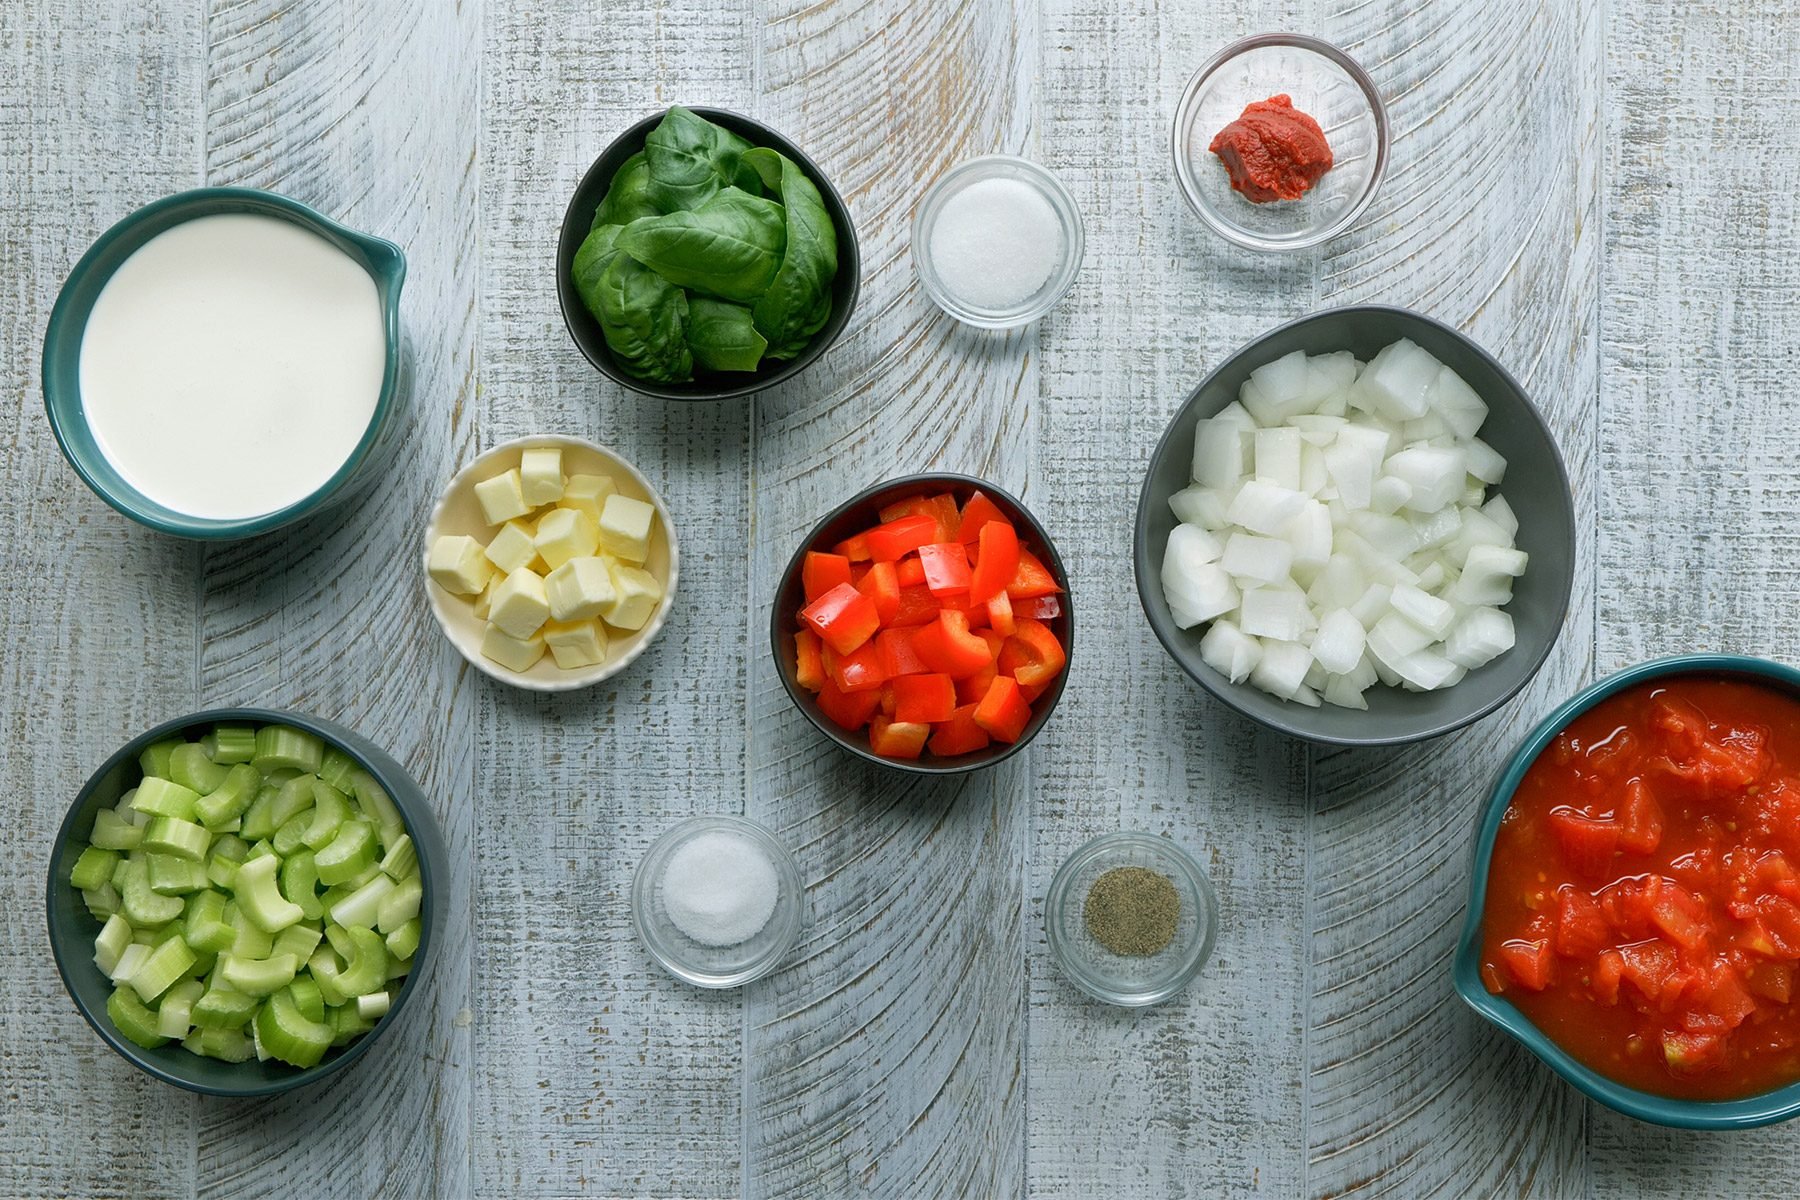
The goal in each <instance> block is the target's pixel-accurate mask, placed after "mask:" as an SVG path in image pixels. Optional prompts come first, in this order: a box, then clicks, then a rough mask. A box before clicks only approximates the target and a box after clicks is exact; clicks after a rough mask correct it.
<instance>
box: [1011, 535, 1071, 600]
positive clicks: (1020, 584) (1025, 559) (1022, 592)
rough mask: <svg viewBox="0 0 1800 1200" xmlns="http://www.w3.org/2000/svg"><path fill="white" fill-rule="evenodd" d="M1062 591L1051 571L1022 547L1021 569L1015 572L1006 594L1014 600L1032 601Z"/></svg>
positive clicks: (1020, 556)
mask: <svg viewBox="0 0 1800 1200" xmlns="http://www.w3.org/2000/svg"><path fill="white" fill-rule="evenodd" d="M1061 591H1062V589H1061V588H1059V587H1057V586H1056V577H1055V576H1054V575H1052V574H1050V569H1049V568H1048V567H1046V566H1045V565H1044V564H1043V563H1041V562H1039V561H1038V557H1037V555H1035V554H1033V553H1032V552H1031V551H1029V550H1027V549H1025V548H1024V547H1023V546H1021V547H1020V548H1019V569H1018V570H1017V571H1015V572H1013V577H1012V582H1011V583H1009V584H1007V585H1006V594H1007V595H1008V596H1011V597H1012V598H1013V599H1014V600H1031V599H1035V598H1036V597H1038V596H1054V595H1056V594H1058V593H1059V592H1061Z"/></svg>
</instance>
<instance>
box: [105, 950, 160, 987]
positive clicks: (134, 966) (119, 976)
mask: <svg viewBox="0 0 1800 1200" xmlns="http://www.w3.org/2000/svg"><path fill="white" fill-rule="evenodd" d="M150 954H151V950H150V947H148V946H146V945H144V943H142V942H136V941H134V942H132V943H131V945H129V946H127V947H125V949H124V950H123V951H121V952H120V954H119V961H117V962H115V963H114V964H113V968H112V970H110V971H108V972H107V973H106V977H107V978H108V979H110V980H112V981H113V982H114V983H117V984H126V983H130V982H131V977H132V976H133V975H136V974H137V971H138V968H139V967H141V966H143V965H144V960H145V959H147V958H149V957H150Z"/></svg>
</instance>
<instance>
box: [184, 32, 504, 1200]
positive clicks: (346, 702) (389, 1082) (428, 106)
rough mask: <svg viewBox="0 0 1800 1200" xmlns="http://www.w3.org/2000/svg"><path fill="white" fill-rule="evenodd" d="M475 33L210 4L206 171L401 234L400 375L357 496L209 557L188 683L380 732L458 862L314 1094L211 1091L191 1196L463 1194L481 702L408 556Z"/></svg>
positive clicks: (464, 262)
mask: <svg viewBox="0 0 1800 1200" xmlns="http://www.w3.org/2000/svg"><path fill="white" fill-rule="evenodd" d="M479 35H480V23H479V10H478V9H477V8H475V7H474V6H464V7H463V8H462V9H461V10H460V11H457V10H455V9H453V8H451V7H449V6H445V5H441V4H437V3H435V2H433V0H407V2H405V3H391V2H387V0H344V2H339V0H301V2H300V3H292V2H289V0H267V2H264V0H218V2H216V3H213V4H212V5H211V6H210V8H209V11H208V15H207V23H206V31H205V36H206V40H205V63H206V80H205V84H206V86H205V93H204V95H205V106H206V119H205V126H204V128H205V134H206V159H205V162H206V176H207V182H209V183H213V184H223V183H232V184H248V185H251V186H256V187H265V188H270V189H273V190H276V191H280V192H283V193H286V194H288V195H291V196H293V197H295V198H296V199H299V200H302V201H305V202H306V203H309V204H312V205H314V206H316V207H318V208H319V209H320V210H321V211H323V212H325V213H327V214H330V215H332V216H335V217H337V218H339V219H341V220H343V221H345V222H346V223H348V224H350V225H352V226H354V227H357V228H360V229H364V230H368V231H370V232H373V233H377V234H380V235H382V236H384V237H387V238H390V239H391V240H393V241H395V242H397V243H399V244H400V245H401V246H402V247H403V248H404V249H405V250H406V252H407V255H408V262H409V278H408V282H407V286H406V289H405V292H404V293H403V296H404V298H403V302H402V312H401V322H402V326H403V328H404V329H405V331H406V339H407V342H408V346H409V350H410V354H411V364H410V365H411V370H412V386H411V395H410V401H409V403H410V411H408V412H406V413H404V414H402V415H401V416H400V417H399V419H400V420H403V421H406V422H407V423H408V425H407V428H406V429H405V431H404V434H403V437H402V439H401V441H400V443H399V448H398V452H397V453H396V454H395V456H394V458H393V460H392V465H391V468H390V469H389V470H388V472H387V473H386V474H385V476H384V477H382V478H381V479H380V480H379V481H378V482H377V483H375V484H374V485H373V486H371V487H370V488H369V490H368V491H367V493H366V494H365V495H364V496H363V497H361V498H360V501H359V502H358V503H355V504H351V505H346V506H344V507H342V508H339V509H335V510H332V511H331V512H329V513H326V514H323V515H321V516H319V517H317V518H314V519H312V520H310V521H308V522H306V523H304V524H302V525H300V526H298V527H295V528H293V529H291V530H289V531H284V532H282V533H278V534H275V535H272V536H269V537H263V538H258V539H254V540H252V541H249V542H244V543H234V544H230V545H226V546H222V547H218V548H215V549H209V550H208V551H207V553H206V555H205V562H204V567H203V573H202V576H201V580H200V621H201V629H200V635H201V638H202V643H201V650H200V658H199V663H198V671H199V679H198V683H199V688H200V694H201V697H202V698H203V699H204V700H206V701H208V702H218V703H226V702H230V703H266V704H269V705H272V706H274V707H285V706H292V707H295V708H299V709H303V710H307V711H312V712H317V713H319V714H321V715H323V716H327V717H331V718H334V719H336V720H340V721H342V722H344V723H345V724H347V725H349V726H351V727H352V728H354V729H357V730H358V731H360V732H361V733H362V734H363V735H364V736H366V737H368V738H369V739H370V740H372V741H374V742H376V743H377V744H380V745H382V746H384V747H385V748H386V749H388V750H389V751H390V752H391V753H393V754H394V756H395V757H396V758H397V759H399V760H400V761H401V762H402V763H403V764H404V765H405V766H406V767H407V769H408V770H409V771H410V772H411V773H412V774H413V777H414V778H415V779H417V780H418V781H419V783H420V784H421V785H422V786H423V788H424V790H425V792H426V794H427V795H429V796H430V797H431V798H432V800H433V802H434V809H435V811H436V813H437V817H438V820H439V822H440V823H441V824H442V827H443V833H444V840H445V842H446V844H447V846H448V848H449V853H450V865H451V871H450V875H449V878H448V880H447V883H446V886H447V887H448V888H449V898H448V899H449V903H448V908H447V911H446V920H445V923H444V928H443V929H442V931H441V938H442V940H441V941H440V942H438V951H437V961H436V963H435V965H434V967H433V968H432V974H431V976H430V977H429V978H428V980H427V984H428V986H427V987H426V988H425V990H423V991H422V992H421V993H420V994H418V995H416V996H415V997H414V998H413V1000H412V1001H411V1002H410V1011H408V1013H407V1014H406V1016H407V1020H406V1021H405V1022H404V1023H403V1024H401V1025H400V1026H398V1027H397V1028H396V1029H395V1030H394V1031H393V1032H392V1033H390V1034H389V1035H387V1036H385V1037H384V1038H383V1039H382V1041H381V1042H380V1043H379V1044H377V1045H376V1046H375V1047H373V1049H372V1050H371V1051H370V1052H369V1053H368V1054H367V1055H366V1056H365V1057H364V1058H363V1059H362V1060H361V1061H359V1062H358V1063H357V1064H356V1065H355V1066H353V1067H352V1068H351V1069H349V1070H347V1071H345V1072H343V1073H341V1074H339V1075H336V1076H334V1077H333V1078H332V1079H331V1080H330V1081H329V1082H328V1083H325V1084H323V1085H321V1086H319V1087H318V1088H314V1089H309V1090H307V1091H306V1092H304V1093H301V1094H299V1095H291V1096H287V1097H281V1098H276V1099H273V1100H268V1101H261V1102H245V1103H216V1102H215V1103H209V1104H206V1105H204V1106H203V1108H202V1114H201V1121H200V1136H199V1144H198V1151H197V1158H198V1167H197V1173H198V1191H199V1192H200V1194H202V1195H208V1196H233V1195H243V1196H265V1195H271V1194H277V1193H280V1192H282V1191H284V1190H286V1189H288V1188H291V1187H293V1186H294V1178H295V1177H294V1172H295V1170H296V1167H297V1165H298V1164H300V1163H302V1162H304V1163H305V1164H306V1170H307V1171H308V1178H309V1179H310V1181H311V1186H313V1187H316V1188H317V1189H319V1191H320V1192H321V1193H335V1194H343V1195H359V1196H377V1195H380V1196H420V1195H461V1194H468V1192H469V1188H470V1180H469V1169H470V1156H469V1142H468V1132H469V1111H470V1108H469V1104H470V1100H469V1097H470V1092H469V1070H468V1063H469V1042H470V1031H469V1028H468V1027H467V1021H466V1020H465V1021H462V1022H459V1021H458V1019H457V1016H458V1014H459V1013H460V1012H462V1011H463V1010H464V1009H466V1008H467V1007H468V1006H469V1005H470V1003H471V997H470V983H469V965H470V943H469V932H468V931H469V875H470V870H469V868H470V865H471V854H472V852H471V847H470V832H471V826H472V820H473V808H474V803H475V800H476V795H477V793H476V789H475V787H474V783H475V773H474V769H475V737H474V724H475V720H476V696H475V694H474V692H473V691H472V690H471V689H470V688H469V686H468V685H467V684H466V683H465V675H467V674H472V672H466V671H465V670H464V667H463V664H462V661H461V660H460V659H458V658H456V657H455V655H454V653H453V652H452V651H451V650H450V649H449V647H448V645H447V644H446V643H445V642H444V641H443V640H442V639H441V638H439V637H438V636H436V634H435V632H434V631H433V629H432V626H431V618H430V615H429V613H428V612H427V610H426V605H425V598H424V595H423V592H422V589H421V586H420V583H419V577H418V574H417V571H418V568H417V566H416V564H417V561H418V557H417V556H418V553H419V545H420V530H422V529H423V528H424V523H425V519H426V516H427V515H428V513H429V512H430V508H431V504H432V502H433V500H434V498H435V493H436V491H437V489H438V487H439V486H440V485H441V483H442V481H443V480H444V479H446V478H448V476H449V474H450V473H451V471H452V470H453V469H454V466H455V464H456V463H457V462H458V461H460V460H461V458H462V456H463V455H464V454H465V453H467V452H468V450H469V448H470V442H471V436H472V435H471V431H470V427H469V421H468V418H467V413H468V410H469V409H470V408H471V407H472V405H473V403H474V394H473V392H474V377H473V373H472V361H473V354H474V346H475V333H476V331H475V326H474V305H475V289H476V271H475V249H476V203H477V197H478V187H477V183H478V181H477V179H476V177H475V170H474V159H475V147H476V136H477V120H478V111H477V94H476V91H475V88H474V82H475V79H476V64H477V61H478V57H479ZM326 1147H330V1148H331V1149H329V1150H328V1151H325V1152H323V1153H321V1150H322V1149H324V1148H326Z"/></svg>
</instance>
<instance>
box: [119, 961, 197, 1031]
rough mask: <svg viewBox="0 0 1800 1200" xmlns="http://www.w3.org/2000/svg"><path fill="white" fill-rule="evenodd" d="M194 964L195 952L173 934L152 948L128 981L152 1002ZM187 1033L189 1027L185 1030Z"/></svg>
mask: <svg viewBox="0 0 1800 1200" xmlns="http://www.w3.org/2000/svg"><path fill="white" fill-rule="evenodd" d="M193 965H194V952H193V951H192V950H190V949H188V944H187V943H186V942H184V941H182V940H181V939H180V938H170V939H169V940H168V941H166V942H164V943H163V944H162V945H160V946H158V947H157V948H156V949H154V950H152V951H151V952H150V957H149V958H146V959H145V960H144V961H143V964H142V965H141V966H139V967H138V969H137V970H135V971H133V972H132V973H131V978H130V979H128V980H127V981H126V982H127V983H129V984H131V988H132V990H133V991H135V992H136V993H137V994H138V995H139V996H141V997H143V1000H144V1003H146V1004H148V1003H150V1002H151V1001H152V1000H155V999H156V998H157V997H158V996H160V995H162V994H163V993H164V992H166V991H168V990H169V989H170V988H172V987H174V986H175V984H176V983H178V982H180V981H181V980H182V979H183V978H184V977H186V975H187V973H188V970H189V968H191V967H192V966H193ZM182 1032H183V1033H186V1032H187V1030H185V1029H184V1030H182Z"/></svg>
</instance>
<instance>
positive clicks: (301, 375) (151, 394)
mask: <svg viewBox="0 0 1800 1200" xmlns="http://www.w3.org/2000/svg"><path fill="white" fill-rule="evenodd" d="M386 362H387V350H386V343H385V338H384V329H383V322H382V313H381V302H380V299H379V297H378V295H377V293H376V289H375V281H374V280H373V279H372V278H370V276H369V274H368V272H367V271H365V270H363V268H362V267H361V266H360V265H359V264H358V263H357V262H356V261H355V260H354V259H352V258H350V257H349V256H348V255H346V254H344V253H343V252H342V251H340V250H338V249H337V248H336V247H335V246H333V245H332V244H331V243H330V242H328V241H326V240H325V239H324V238H322V237H319V236H318V235H317V234H315V233H313V232H311V231H310V230H307V229H304V228H302V227H300V226H299V225H295V224H293V223H292V222H289V221H284V220H280V219H278V218H274V217H264V216H254V215H251V214H247V213H244V214H239V213H233V214H222V215H219V216H211V217H200V218H198V219H196V220H192V221H187V222H184V223H182V224H180V225H177V226H175V227H174V228H172V229H169V230H166V231H165V232H163V233H160V234H158V235H157V236H155V237H154V238H151V239H150V240H149V241H148V242H146V243H144V245H143V246H141V247H139V248H138V250H137V251H136V252H134V253H133V254H132V255H131V256H130V257H129V258H127V259H126V260H125V261H124V263H122V264H121V265H120V266H119V269H118V270H117V271H115V272H114V273H113V276H112V278H111V279H110V280H109V281H108V282H107V284H106V287H105V288H104V289H102V291H101V293H100V296H99V299H97V300H96V301H95V302H94V308H93V312H92V313H91V314H90V315H89V317H88V321H87V328H86V330H85V331H84V332H83V334H82V340H81V374H80V378H81V399H82V406H83V408H84V409H85V410H86V414H87V420H88V425H89V427H90V428H91V429H92V430H93V434H94V439H95V441H96V442H98V443H99V446H100V450H101V452H102V453H103V454H105V455H106V458H107V460H108V461H109V462H111V463H112V465H113V466H114V467H115V468H116V469H117V470H118V472H119V474H121V475H122V476H124V477H125V479H126V480H127V481H128V482H129V483H130V484H131V485H132V486H133V487H135V488H137V489H138V490H139V491H141V492H143V493H144V495H146V496H148V497H149V498H151V499H152V500H155V501H157V502H158V503H160V504H163V505H165V506H166V507H168V508H171V509H174V510H175V511H177V512H181V513H185V514H187V515H189V516H194V517H203V518H209V519H214V520H234V519H241V518H246V517H254V516H259V515H261V514H263V513H270V512H275V511H277V510H279V509H282V508H286V507H287V506H288V505H290V504H293V503H295V502H297V501H299V500H302V499H304V498H305V497H307V496H308V495H310V494H311V493H312V492H314V491H316V490H317V489H318V488H319V487H320V486H322V485H323V484H324V483H325V482H326V481H327V480H329V479H330V478H331V477H332V476H333V475H334V474H336V472H337V470H338V468H340V467H341V466H343V464H344V462H345V461H346V460H347V459H348V458H349V457H350V455H351V453H352V452H353V451H354V450H355V449H356V445H357V443H358V442H359V441H361V440H362V436H363V434H364V432H365V431H366V430H367V429H368V426H369V421H370V418H371V417H372V416H373V414H374V412H375V405H376V402H377V401H378V399H379V398H380V394H381V382H382V375H383V372H384V370H385V368H386Z"/></svg>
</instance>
